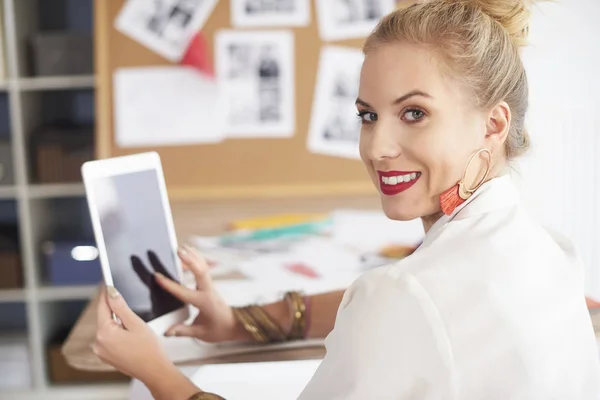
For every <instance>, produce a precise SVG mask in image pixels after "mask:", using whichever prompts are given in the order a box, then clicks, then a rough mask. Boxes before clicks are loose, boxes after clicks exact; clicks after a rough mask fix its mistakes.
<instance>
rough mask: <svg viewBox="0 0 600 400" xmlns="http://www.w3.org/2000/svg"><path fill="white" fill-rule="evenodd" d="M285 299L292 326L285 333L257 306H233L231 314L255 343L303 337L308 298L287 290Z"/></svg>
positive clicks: (306, 326) (305, 330)
mask: <svg viewBox="0 0 600 400" xmlns="http://www.w3.org/2000/svg"><path fill="white" fill-rule="evenodd" d="M285 301H286V302H287V303H288V305H289V307H290V312H291V315H292V326H291V329H290V332H289V334H287V335H286V333H285V332H284V330H283V329H282V328H281V327H280V326H279V325H278V324H277V322H276V321H274V320H273V318H271V316H270V315H268V314H267V313H266V312H265V311H264V310H263V309H262V308H261V307H259V306H256V305H251V306H246V307H233V314H234V316H235V318H236V320H237V321H239V322H240V324H242V326H243V327H244V329H245V330H246V332H248V333H249V334H250V336H252V339H254V341H255V342H256V343H259V344H266V343H273V342H284V341H287V340H300V339H304V338H305V337H306V333H307V328H308V322H307V319H308V318H307V314H308V299H307V298H305V297H302V296H301V295H300V294H299V293H298V292H287V293H286V294H285Z"/></svg>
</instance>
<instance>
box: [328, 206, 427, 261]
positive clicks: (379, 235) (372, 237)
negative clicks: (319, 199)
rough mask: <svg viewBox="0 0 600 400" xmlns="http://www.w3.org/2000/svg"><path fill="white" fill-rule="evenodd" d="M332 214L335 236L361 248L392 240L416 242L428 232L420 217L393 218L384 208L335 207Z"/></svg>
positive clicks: (389, 242) (372, 248) (333, 238)
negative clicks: (356, 208) (354, 208)
mask: <svg viewBox="0 0 600 400" xmlns="http://www.w3.org/2000/svg"><path fill="white" fill-rule="evenodd" d="M332 218H333V230H332V232H331V238H332V240H333V241H334V242H336V243H338V244H341V245H345V246H348V247H350V248H353V249H356V250H358V251H362V252H369V251H376V250H378V249H379V248H381V247H382V246H387V245H390V244H405V245H416V244H418V243H420V242H421V240H422V239H423V236H424V234H425V232H424V230H423V224H422V222H421V220H419V219H414V220H412V221H394V220H391V219H389V218H388V217H386V215H385V214H384V213H383V211H362V210H336V211H334V212H333V213H332Z"/></svg>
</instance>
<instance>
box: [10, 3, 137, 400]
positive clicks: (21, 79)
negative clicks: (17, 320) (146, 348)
mask: <svg viewBox="0 0 600 400" xmlns="http://www.w3.org/2000/svg"><path fill="white" fill-rule="evenodd" d="M0 1H2V3H0V4H1V7H2V18H3V21H2V37H3V40H4V49H5V51H4V58H5V61H6V79H5V80H4V81H0V95H4V94H5V95H6V96H8V104H9V118H10V128H11V143H12V159H13V164H14V165H13V170H14V182H15V184H14V185H12V186H0V200H13V201H15V202H16V205H17V220H18V224H19V235H20V252H21V259H22V268H23V275H24V282H25V286H24V288H23V289H10V290H1V289H0V313H1V312H2V311H1V310H2V308H1V307H2V306H5V305H10V304H12V303H20V304H24V305H25V310H26V313H27V317H26V328H25V329H26V330H25V331H24V332H23V334H24V335H26V336H27V342H28V344H29V352H30V361H31V377H32V383H31V387H29V388H23V389H15V390H10V391H2V390H1V389H0V400H4V399H6V400H9V399H10V400H25V399H41V398H43V399H45V400H52V399H57V400H58V399H60V400H69V399H77V400H85V399H90V400H93V399H98V400H99V399H102V400H112V399H114V400H117V399H119V400H120V399H127V385H126V384H91V385H81V384H78V385H66V386H65V385H60V386H55V385H53V384H52V383H51V382H50V379H49V377H48V372H47V366H46V365H47V358H46V344H47V341H48V340H49V338H50V336H51V335H52V334H53V330H54V329H56V328H57V324H58V323H60V322H63V321H64V319H65V318H66V317H65V313H66V311H64V309H65V308H64V307H63V306H64V305H65V304H69V302H73V301H82V302H85V301H87V300H89V299H90V298H91V297H92V295H93V294H94V293H95V290H96V287H94V286H87V285H82V286H68V287H54V286H50V285H49V284H47V283H46V282H44V279H43V274H42V271H43V266H42V262H41V260H40V256H39V243H40V241H41V240H43V238H44V234H45V232H46V231H47V230H48V225H49V224H51V223H52V221H53V217H52V216H49V215H48V210H49V208H48V205H47V204H45V203H48V202H53V201H61V200H65V199H68V198H82V196H83V195H84V189H83V186H82V184H78V183H75V184H38V183H35V182H32V180H31V176H32V174H31V171H30V165H31V164H30V162H29V158H30V157H31V155H30V154H29V150H28V149H29V140H28V136H29V133H30V131H31V130H32V129H33V128H35V127H36V125H37V124H39V123H40V122H41V121H42V117H41V114H42V113H43V110H42V109H41V108H42V107H43V103H42V102H41V101H39V97H41V96H42V94H43V93H44V92H47V91H68V90H92V89H93V88H94V86H95V79H94V76H57V77H31V76H29V74H28V72H27V71H28V59H27V54H28V49H27V38H28V36H29V35H30V34H31V33H33V32H34V31H35V30H36V29H38V26H39V22H40V21H39V20H38V14H39V13H38V8H37V7H38V4H39V2H40V1H49V0H0ZM75 1H77V2H80V1H89V0H75ZM69 2H70V3H71V5H72V4H74V2H73V0H63V1H62V2H60V1H58V2H57V3H58V4H67V3H69ZM77 5H79V4H77ZM1 329H2V327H1V326H0V336H1V335H2V330H1Z"/></svg>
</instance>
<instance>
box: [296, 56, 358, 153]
mask: <svg viewBox="0 0 600 400" xmlns="http://www.w3.org/2000/svg"><path fill="white" fill-rule="evenodd" d="M363 60H364V56H363V54H362V52H361V51H360V50H359V49H355V48H347V47H339V46H325V47H323V49H322V50H321V56H320V60H319V69H318V72H317V82H316V88H315V92H314V98H313V105H312V114H311V120H310V127H309V132H308V142H307V147H308V150H309V151H311V152H313V153H318V154H325V155H331V156H337V157H346V158H351V159H359V158H360V155H359V150H358V144H359V139H360V121H359V119H358V117H357V115H356V106H355V102H356V97H357V95H358V85H359V80H360V69H361V67H362V62H363Z"/></svg>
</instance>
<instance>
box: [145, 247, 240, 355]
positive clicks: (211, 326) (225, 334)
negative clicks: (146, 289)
mask: <svg viewBox="0 0 600 400" xmlns="http://www.w3.org/2000/svg"><path fill="white" fill-rule="evenodd" d="M178 254H179V257H180V258H181V261H182V263H183V267H184V268H185V269H187V270H189V271H191V272H192V274H193V275H194V278H195V281H196V290H192V289H189V288H187V287H185V286H183V285H181V284H179V283H177V282H175V281H173V280H171V279H169V278H167V277H165V276H164V275H161V274H156V281H157V282H158V284H159V285H160V286H162V287H163V288H164V289H165V290H167V291H168V292H170V293H171V294H173V295H174V296H175V297H177V298H178V299H180V300H181V301H183V302H185V303H187V304H191V305H193V306H194V307H196V308H198V310H199V313H198V317H197V318H196V319H195V320H194V322H193V323H192V324H191V325H185V324H178V325H175V326H173V327H171V328H170V329H168V330H167V332H166V334H165V336H187V337H194V338H197V339H200V340H202V341H205V342H212V343H215V342H224V341H237V340H245V339H248V337H247V336H246V335H247V334H246V333H245V331H244V329H243V328H242V327H241V326H240V325H238V323H237V322H236V319H235V317H234V315H233V311H232V309H231V307H230V306H229V305H228V304H227V303H225V301H224V300H223V298H222V297H221V296H220V295H219V293H217V291H216V290H215V288H214V285H213V283H212V278H211V276H210V271H209V266H208V264H207V263H206V260H205V259H204V258H203V257H202V256H201V255H200V254H199V253H198V252H197V251H196V250H195V249H193V248H192V247H191V246H185V245H184V246H183V247H181V248H180V249H179V251H178Z"/></svg>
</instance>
